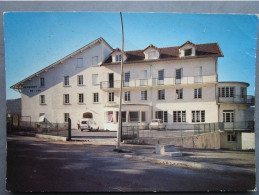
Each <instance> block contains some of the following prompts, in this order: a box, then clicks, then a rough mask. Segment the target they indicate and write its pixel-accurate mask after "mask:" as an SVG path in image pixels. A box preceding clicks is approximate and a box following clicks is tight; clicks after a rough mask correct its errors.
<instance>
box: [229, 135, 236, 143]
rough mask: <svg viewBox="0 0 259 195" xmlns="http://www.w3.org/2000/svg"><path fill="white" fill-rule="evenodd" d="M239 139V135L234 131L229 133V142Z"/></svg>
mask: <svg viewBox="0 0 259 195" xmlns="http://www.w3.org/2000/svg"><path fill="white" fill-rule="evenodd" d="M235 141H237V136H236V134H234V133H228V142H235Z"/></svg>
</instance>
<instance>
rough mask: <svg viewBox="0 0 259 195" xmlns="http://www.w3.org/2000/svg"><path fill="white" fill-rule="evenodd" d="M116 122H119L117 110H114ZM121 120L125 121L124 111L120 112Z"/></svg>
mask: <svg viewBox="0 0 259 195" xmlns="http://www.w3.org/2000/svg"><path fill="white" fill-rule="evenodd" d="M116 122H117V123H118V122H119V112H116ZM121 122H126V112H125V111H123V112H121Z"/></svg>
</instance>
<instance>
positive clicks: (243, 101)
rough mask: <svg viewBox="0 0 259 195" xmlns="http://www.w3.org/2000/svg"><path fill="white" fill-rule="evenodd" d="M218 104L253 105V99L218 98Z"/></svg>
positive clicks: (239, 96)
mask: <svg viewBox="0 0 259 195" xmlns="http://www.w3.org/2000/svg"><path fill="white" fill-rule="evenodd" d="M218 102H219V103H239V104H254V103H255V97H254V96H252V95H242V96H241V95H234V96H233V97H219V98H218Z"/></svg>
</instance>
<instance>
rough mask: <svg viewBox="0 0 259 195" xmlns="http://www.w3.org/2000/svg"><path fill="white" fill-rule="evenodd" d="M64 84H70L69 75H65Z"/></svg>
mask: <svg viewBox="0 0 259 195" xmlns="http://www.w3.org/2000/svg"><path fill="white" fill-rule="evenodd" d="M64 86H69V76H65V77H64Z"/></svg>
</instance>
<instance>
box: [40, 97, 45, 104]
mask: <svg viewBox="0 0 259 195" xmlns="http://www.w3.org/2000/svg"><path fill="white" fill-rule="evenodd" d="M40 104H46V99H45V95H40Z"/></svg>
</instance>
